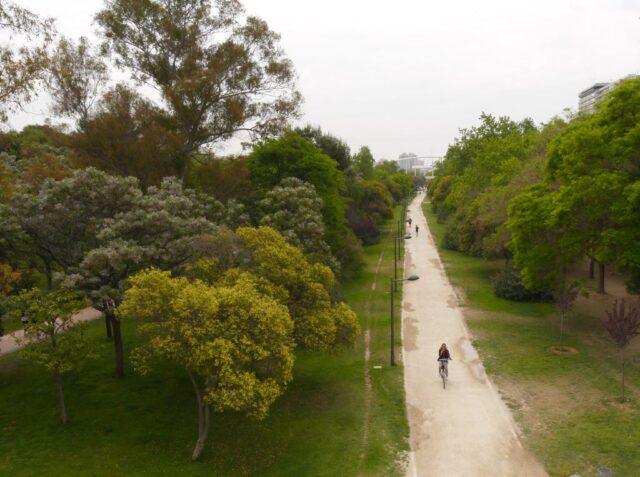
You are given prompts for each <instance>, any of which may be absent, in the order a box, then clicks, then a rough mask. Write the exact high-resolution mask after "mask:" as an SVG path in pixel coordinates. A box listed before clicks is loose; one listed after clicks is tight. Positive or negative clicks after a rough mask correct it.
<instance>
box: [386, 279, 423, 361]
mask: <svg viewBox="0 0 640 477" xmlns="http://www.w3.org/2000/svg"><path fill="white" fill-rule="evenodd" d="M419 278H420V277H419V276H417V275H410V276H408V277H407V278H389V295H390V300H389V302H390V307H389V317H390V318H391V319H390V322H391V323H390V326H391V329H390V335H391V349H390V354H389V364H390V365H391V366H395V365H396V319H395V310H394V307H395V303H394V296H393V295H394V289H395V286H396V284H397V283H398V282H406V281H410V282H413V281H415V280H418V279H419Z"/></svg>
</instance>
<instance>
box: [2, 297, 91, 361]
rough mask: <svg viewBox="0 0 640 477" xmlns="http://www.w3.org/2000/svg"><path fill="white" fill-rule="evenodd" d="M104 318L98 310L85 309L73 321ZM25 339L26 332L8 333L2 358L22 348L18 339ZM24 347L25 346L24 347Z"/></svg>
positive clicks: (4, 341) (3, 345)
mask: <svg viewBox="0 0 640 477" xmlns="http://www.w3.org/2000/svg"><path fill="white" fill-rule="evenodd" d="M101 316H102V313H100V312H99V311H98V310H96V309H94V308H90V307H89V308H85V309H84V310H82V311H81V312H79V313H77V314H76V315H74V316H73V321H75V322H82V321H90V320H96V319H98V318H100V317H101ZM23 337H24V330H18V331H14V332H13V333H8V334H6V335H5V336H2V337H0V356H2V355H5V354H9V353H13V352H14V351H17V350H19V349H20V348H22V346H20V345H19V344H18V343H17V341H16V338H18V339H21V338H23ZM23 346H24V345H23Z"/></svg>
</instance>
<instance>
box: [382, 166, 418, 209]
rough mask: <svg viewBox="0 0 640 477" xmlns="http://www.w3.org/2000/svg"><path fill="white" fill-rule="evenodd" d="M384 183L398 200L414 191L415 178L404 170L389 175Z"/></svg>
mask: <svg viewBox="0 0 640 477" xmlns="http://www.w3.org/2000/svg"><path fill="white" fill-rule="evenodd" d="M384 184H385V185H386V186H387V188H388V189H389V192H390V193H391V195H392V196H393V198H394V199H395V200H396V201H397V202H400V201H401V200H403V199H406V198H407V197H409V195H411V192H412V191H413V179H412V178H411V177H409V176H408V175H407V174H405V173H403V172H396V173H394V174H391V175H389V176H388V177H387V178H386V179H385V180H384Z"/></svg>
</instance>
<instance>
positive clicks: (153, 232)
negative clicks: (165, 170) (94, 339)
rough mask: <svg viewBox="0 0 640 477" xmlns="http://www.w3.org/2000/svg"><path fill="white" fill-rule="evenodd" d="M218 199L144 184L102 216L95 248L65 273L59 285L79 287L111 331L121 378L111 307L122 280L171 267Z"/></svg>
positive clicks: (207, 228)
mask: <svg viewBox="0 0 640 477" xmlns="http://www.w3.org/2000/svg"><path fill="white" fill-rule="evenodd" d="M219 214H220V205H219V203H217V202H215V201H213V200H211V199H210V198H209V197H207V196H204V195H202V194H197V193H196V192H194V191H191V190H188V189H184V188H183V187H182V185H181V184H180V183H179V182H178V181H177V180H176V179H175V178H170V179H169V178H167V179H165V180H164V181H163V182H162V184H161V185H160V186H159V187H150V188H149V189H148V190H147V193H146V194H144V195H140V196H138V197H137V200H136V201H135V203H134V204H132V206H131V207H130V208H129V209H128V210H127V211H124V212H122V213H120V214H118V215H116V216H114V217H113V218H110V219H107V220H104V222H103V226H102V227H101V229H100V232H99V233H98V234H97V241H98V244H97V246H96V247H95V248H94V249H92V250H90V251H89V252H88V253H87V254H86V255H85V256H84V258H83V260H82V261H81V262H80V263H79V265H78V266H77V267H76V268H75V269H74V270H73V271H72V272H71V273H70V274H69V276H68V277H67V278H66V281H65V283H66V284H68V285H69V286H72V287H74V288H75V289H77V290H81V291H83V292H84V293H85V294H87V296H88V297H89V298H90V299H91V301H92V303H93V306H94V307H95V308H96V309H98V310H100V311H102V312H103V313H104V315H105V320H106V323H107V327H108V329H109V328H112V329H113V338H114V346H115V365H116V366H115V369H116V376H117V377H119V378H121V377H123V376H124V344H123V340H122V330H121V322H120V319H119V318H118V315H117V314H116V309H117V307H118V306H119V305H120V303H121V302H122V299H123V295H124V290H125V287H126V280H127V278H128V277H129V276H130V275H131V274H133V273H136V272H137V271H140V270H142V269H144V268H147V267H151V266H154V267H158V268H161V269H163V270H176V269H179V268H180V267H182V266H183V265H184V264H186V263H187V262H188V261H189V260H190V259H191V258H192V255H193V247H192V244H193V241H194V240H195V238H196V237H198V236H200V235H203V234H207V233H211V232H213V231H214V229H215V226H214V224H213V222H212V220H216V218H217V217H218V216H219Z"/></svg>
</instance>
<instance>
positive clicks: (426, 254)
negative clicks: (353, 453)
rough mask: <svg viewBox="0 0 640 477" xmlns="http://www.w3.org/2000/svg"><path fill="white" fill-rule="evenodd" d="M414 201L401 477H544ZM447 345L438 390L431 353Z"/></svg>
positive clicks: (408, 246)
mask: <svg viewBox="0 0 640 477" xmlns="http://www.w3.org/2000/svg"><path fill="white" fill-rule="evenodd" d="M423 198H424V194H420V195H418V197H417V198H416V199H415V200H414V201H413V203H412V204H411V206H410V207H409V212H408V217H411V218H412V220H413V223H414V225H415V224H416V223H417V225H418V226H419V228H420V232H419V235H418V236H417V237H416V236H415V229H414V227H412V229H414V230H412V233H413V234H414V237H413V238H412V239H410V240H407V243H406V255H405V276H408V275H411V274H414V273H415V274H416V275H418V276H419V277H420V280H418V281H416V282H406V283H405V286H404V288H403V290H404V293H403V302H402V310H403V311H402V333H403V343H404V350H403V361H404V366H405V368H404V373H405V388H406V398H407V410H408V416H409V425H410V429H411V437H410V441H411V454H410V462H409V467H408V470H407V475H408V476H411V477H414V476H417V477H423V476H424V477H431V476H440V475H446V476H448V477H455V476H460V477H489V476H491V477H499V476H504V477H514V476H518V477H527V476H530V477H543V476H547V473H546V472H545V471H544V469H543V467H542V466H541V465H540V464H539V463H538V462H537V461H536V459H535V458H534V457H533V456H532V455H531V454H530V453H529V452H528V451H527V450H526V449H524V448H523V447H522V445H521V443H520V440H519V438H518V430H517V427H516V425H515V423H514V421H513V419H512V417H511V414H510V412H509V410H508V408H507V407H506V405H505V404H504V402H503V401H502V400H501V399H500V396H499V395H498V392H497V391H496V389H495V387H494V386H493V385H492V383H491V382H490V381H489V379H488V378H487V376H486V375H485V372H484V368H483V366H482V362H481V361H480V359H479V356H478V354H477V352H476V350H475V348H473V346H472V344H471V342H470V340H469V335H468V331H467V329H466V326H465V323H464V318H463V315H462V311H461V310H460V308H459V307H458V304H457V301H458V300H457V298H456V295H455V293H454V290H453V288H452V287H451V285H450V283H449V280H448V278H447V276H446V274H445V272H444V270H443V268H442V264H441V262H440V258H439V256H438V252H437V249H436V247H435V244H434V242H433V238H432V237H431V234H430V233H429V229H428V227H427V223H426V219H425V217H424V214H423V213H422V210H421V208H420V204H421V202H422V200H423ZM443 342H445V343H447V345H448V346H449V349H450V350H451V355H452V357H453V361H452V362H450V364H449V376H450V377H449V382H448V384H447V389H446V390H443V389H442V382H441V381H440V378H439V376H438V373H437V361H436V358H437V349H438V347H439V345H440V344H441V343H443Z"/></svg>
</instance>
